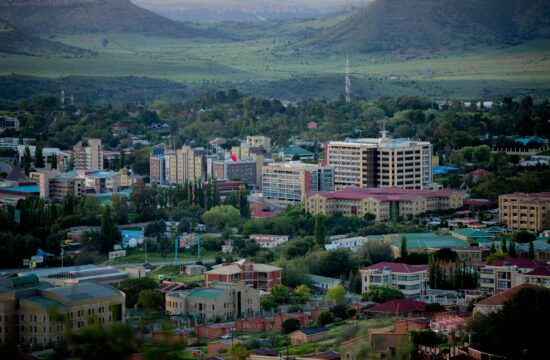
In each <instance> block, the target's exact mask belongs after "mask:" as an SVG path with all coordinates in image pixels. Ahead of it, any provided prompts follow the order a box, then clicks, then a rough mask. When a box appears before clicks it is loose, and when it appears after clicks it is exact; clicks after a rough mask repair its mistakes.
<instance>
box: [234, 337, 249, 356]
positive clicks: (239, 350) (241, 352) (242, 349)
mask: <svg viewBox="0 0 550 360" xmlns="http://www.w3.org/2000/svg"><path fill="white" fill-rule="evenodd" d="M231 352H232V353H233V358H234V359H235V360H245V359H247V358H248V355H249V351H248V349H247V348H246V346H244V345H243V344H242V343H240V342H239V341H236V342H234V343H233V345H231Z"/></svg>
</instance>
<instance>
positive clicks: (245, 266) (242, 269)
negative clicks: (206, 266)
mask: <svg viewBox="0 0 550 360" xmlns="http://www.w3.org/2000/svg"><path fill="white" fill-rule="evenodd" d="M282 272H283V269H281V268H280V267H276V266H272V265H266V264H254V263H249V262H247V261H246V260H245V259H241V260H239V261H236V262H230V263H223V264H219V265H215V266H214V267H213V269H212V270H210V271H207V272H205V273H204V282H205V286H206V287H211V286H212V284H213V283H214V282H215V281H218V282H238V281H244V282H245V283H246V284H247V285H248V286H251V287H253V288H255V289H260V290H264V291H270V290H271V289H272V288H273V286H275V285H278V284H280V283H281V278H282Z"/></svg>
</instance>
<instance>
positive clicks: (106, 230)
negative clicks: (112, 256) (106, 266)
mask: <svg viewBox="0 0 550 360" xmlns="http://www.w3.org/2000/svg"><path fill="white" fill-rule="evenodd" d="M121 239H122V235H121V234H120V231H118V228H117V227H116V225H115V224H114V223H113V219H112V218H111V207H109V206H105V207H104V209H103V215H102V216H101V229H100V231H99V241H100V244H101V251H102V252H103V253H107V252H109V251H112V250H113V246H114V245H115V244H116V243H118V242H120V241H121Z"/></svg>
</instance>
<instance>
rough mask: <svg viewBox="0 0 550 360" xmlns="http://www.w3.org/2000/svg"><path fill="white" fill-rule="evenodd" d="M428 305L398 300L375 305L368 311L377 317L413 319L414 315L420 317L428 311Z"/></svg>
mask: <svg viewBox="0 0 550 360" xmlns="http://www.w3.org/2000/svg"><path fill="white" fill-rule="evenodd" d="M426 305H428V304H426V303H425V302H422V301H415V300H411V299H396V300H390V301H386V302H385V303H382V304H379V305H375V306H373V307H371V308H368V309H367V312H368V313H371V314H373V315H374V316H377V315H392V316H397V315H400V316H403V317H412V316H413V315H420V314H422V313H423V312H424V311H425V310H426Z"/></svg>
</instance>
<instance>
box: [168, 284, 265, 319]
mask: <svg viewBox="0 0 550 360" xmlns="http://www.w3.org/2000/svg"><path fill="white" fill-rule="evenodd" d="M166 311H167V312H168V314H170V315H181V314H187V315H193V316H194V317H196V318H198V319H199V320H201V321H214V320H216V319H221V320H231V319H238V318H243V317H250V316H252V315H254V314H257V313H258V312H259V311H260V290H258V289H254V288H251V287H249V286H247V285H246V284H245V282H244V281H241V282H223V283H222V282H213V283H212V284H211V287H209V288H197V289H193V290H182V291H174V292H170V293H168V294H166Z"/></svg>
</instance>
